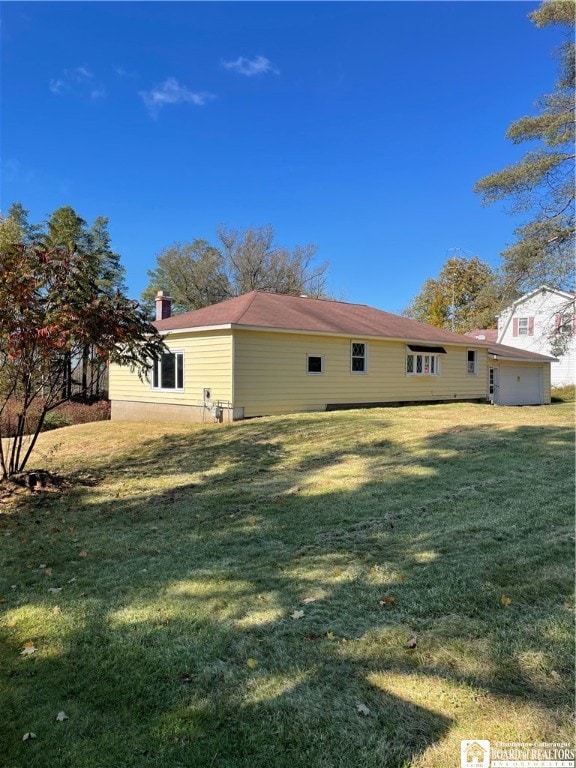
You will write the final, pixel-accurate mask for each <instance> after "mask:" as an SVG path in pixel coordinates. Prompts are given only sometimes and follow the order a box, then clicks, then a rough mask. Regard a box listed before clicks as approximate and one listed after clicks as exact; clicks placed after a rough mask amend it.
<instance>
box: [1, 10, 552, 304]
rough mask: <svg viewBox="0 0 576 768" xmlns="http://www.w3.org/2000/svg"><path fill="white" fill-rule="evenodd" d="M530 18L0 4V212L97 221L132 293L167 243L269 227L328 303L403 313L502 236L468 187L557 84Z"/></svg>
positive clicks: (497, 211)
mask: <svg viewBox="0 0 576 768" xmlns="http://www.w3.org/2000/svg"><path fill="white" fill-rule="evenodd" d="M537 7H538V3H527V2H369V3H363V2H340V3H332V2H319V3H314V2H299V3H293V2H286V3H284V2H256V3H249V2H232V3H227V2H220V3H219V2H214V3H196V2H174V3H171V2H162V3H156V2H101V3H80V2H61V3H50V2H42V3H23V2H4V3H3V5H2V28H1V34H2V54H1V55H2V62H1V63H2V74H1V77H2V80H1V86H2V93H1V96H2V113H1V129H2V130H1V150H2V161H1V162H2V166H1V170H2V177H1V190H0V191H1V201H0V203H1V208H2V210H3V211H4V212H5V211H6V210H7V209H8V207H9V206H10V204H11V203H12V202H14V201H20V202H22V204H23V205H24V207H25V208H27V209H28V210H29V211H30V218H31V220H32V221H42V220H44V219H45V218H46V217H47V216H48V215H49V214H50V212H51V211H53V210H54V209H55V208H57V207H59V206H62V205H72V206H73V207H74V208H75V209H76V211H77V212H78V213H79V214H80V215H81V216H82V217H83V218H84V219H86V220H87V221H88V222H89V223H91V222H92V221H93V219H94V218H95V217H96V216H98V215H103V216H108V217H109V219H110V225H109V228H110V233H111V235H112V245H113V247H114V249H115V250H116V251H117V252H119V253H120V254H121V256H122V263H123V264H124V266H125V267H126V270H127V282H128V286H129V293H130V295H131V296H134V297H138V296H139V295H140V292H141V291H142V290H143V289H144V287H145V286H146V284H147V275H146V271H147V269H151V268H153V267H154V265H155V257H156V254H157V253H158V251H159V250H160V249H161V248H163V247H165V246H168V245H170V244H171V243H172V242H174V241H181V242H186V241H190V240H193V239H194V238H206V239H207V240H210V241H212V242H215V240H216V236H215V230H216V227H217V225H218V224H219V223H225V224H227V225H229V226H232V227H238V228H244V227H248V226H259V225H263V224H271V225H272V226H273V227H274V229H275V231H276V239H277V242H278V243H279V244H281V245H285V246H288V247H292V246H294V245H296V244H306V243H315V244H316V245H317V246H318V259H319V260H324V259H328V260H329V261H330V263H331V268H330V288H331V290H332V292H333V293H334V294H336V295H337V296H339V297H341V298H343V299H345V300H347V301H353V302H359V303H366V304H371V305H373V306H376V307H379V308H381V309H387V310H389V311H392V312H399V311H401V310H402V308H403V307H405V306H406V305H407V303H408V302H409V300H410V298H411V297H412V296H413V295H414V294H416V293H417V292H418V291H419V289H420V288H421V286H422V284H423V282H424V280H425V279H426V278H428V277H434V276H436V275H437V274H438V272H439V271H440V269H441V268H442V265H443V263H444V261H445V260H446V258H447V257H448V256H450V255H454V253H456V252H462V253H465V254H467V255H477V256H479V257H480V258H481V259H483V260H485V261H488V262H489V263H490V264H492V265H493V266H497V265H498V264H499V260H500V257H499V254H500V252H501V251H502V250H503V249H504V248H505V247H506V245H507V244H508V243H510V242H511V241H512V240H513V229H514V227H515V225H517V224H518V223H519V222H518V219H516V218H514V217H512V216H510V215H508V214H507V213H506V210H505V207H504V206H503V205H496V206H491V207H489V208H483V207H482V206H481V204H480V199H479V198H478V196H477V195H475V194H474V192H473V186H474V183H475V182H476V181H477V180H478V179H479V178H480V177H482V176H484V175H486V174H487V173H489V172H492V171H495V170H499V169H500V168H501V167H503V166H504V165H507V164H508V163H510V162H512V161H513V160H515V159H518V158H520V157H521V156H522V155H523V154H524V152H525V148H524V147H515V146H514V145H512V143H511V142H509V141H508V140H507V139H505V136H504V134H505V132H506V129H507V127H508V125H509V124H510V123H511V122H512V121H513V120H515V119H517V118H519V117H521V116H522V115H524V114H530V113H533V112H534V111H535V110H536V107H535V101H536V99H537V98H538V96H540V95H541V94H543V93H545V92H547V91H549V90H551V89H552V87H553V83H554V79H555V76H556V62H555V60H554V59H553V56H552V53H553V51H554V49H555V48H556V47H557V46H558V45H559V43H560V32H559V31H557V30H554V29H543V30H538V29H537V28H536V27H535V26H534V25H533V24H532V23H531V22H530V21H529V19H528V18H527V14H528V13H529V12H530V11H531V10H533V9H535V8H537ZM453 249H458V251H455V250H453Z"/></svg>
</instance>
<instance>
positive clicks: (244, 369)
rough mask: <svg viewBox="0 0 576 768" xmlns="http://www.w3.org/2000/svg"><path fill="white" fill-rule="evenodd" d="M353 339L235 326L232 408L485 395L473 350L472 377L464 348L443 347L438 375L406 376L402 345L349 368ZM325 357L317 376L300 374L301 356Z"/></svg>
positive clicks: (264, 410)
mask: <svg viewBox="0 0 576 768" xmlns="http://www.w3.org/2000/svg"><path fill="white" fill-rule="evenodd" d="M351 341H352V339H351V338H335V337H327V336H313V335H304V334H284V333H266V332H255V331H236V332H235V334H234V360H235V362H234V393H235V394H234V406H235V407H236V408H242V407H243V408H244V415H245V416H256V415H262V414H273V413H288V412H294V411H311V410H324V408H325V407H326V404H328V403H331V404H336V403H373V402H401V401H412V400H454V399H456V400H461V399H472V398H485V397H486V395H487V389H488V384H487V381H488V357H487V352H486V350H485V349H482V348H478V347H474V345H473V344H471V345H470V347H469V348H471V349H477V351H478V366H477V373H476V375H469V374H468V373H467V347H456V346H446V345H443V346H444V349H446V352H447V354H441V355H440V365H441V369H440V371H441V372H440V375H439V376H408V375H406V372H405V371H406V344H405V343H404V342H394V341H373V340H365V339H362V338H361V337H357V338H354V341H360V342H365V343H366V344H367V346H368V372H367V373H366V374H360V373H352V372H351V371H350V344H351ZM307 354H311V355H322V356H323V357H324V368H325V372H324V373H323V374H319V375H314V374H308V373H307V372H306V355H307Z"/></svg>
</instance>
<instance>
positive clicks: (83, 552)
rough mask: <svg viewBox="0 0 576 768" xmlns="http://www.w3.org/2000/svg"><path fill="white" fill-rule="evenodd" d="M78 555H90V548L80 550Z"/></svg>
mask: <svg viewBox="0 0 576 768" xmlns="http://www.w3.org/2000/svg"><path fill="white" fill-rule="evenodd" d="M78 557H88V550H86V549H83V550H82V551H81V552H78Z"/></svg>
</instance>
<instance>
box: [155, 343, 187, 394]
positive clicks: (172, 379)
mask: <svg viewBox="0 0 576 768" xmlns="http://www.w3.org/2000/svg"><path fill="white" fill-rule="evenodd" d="M152 389H161V390H169V391H172V392H178V391H180V392H181V391H183V390H184V353H183V352H166V353H165V354H163V355H162V356H161V357H160V358H159V359H158V360H156V362H155V363H154V367H153V368H152Z"/></svg>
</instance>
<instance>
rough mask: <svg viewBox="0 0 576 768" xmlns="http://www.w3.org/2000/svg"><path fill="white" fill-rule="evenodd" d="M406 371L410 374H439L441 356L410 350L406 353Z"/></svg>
mask: <svg viewBox="0 0 576 768" xmlns="http://www.w3.org/2000/svg"><path fill="white" fill-rule="evenodd" d="M406 373H407V374H408V375H409V376H439V375H440V356H439V355H426V354H419V353H418V354H416V353H414V352H408V354H407V355H406Z"/></svg>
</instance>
